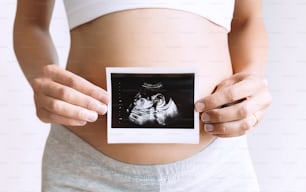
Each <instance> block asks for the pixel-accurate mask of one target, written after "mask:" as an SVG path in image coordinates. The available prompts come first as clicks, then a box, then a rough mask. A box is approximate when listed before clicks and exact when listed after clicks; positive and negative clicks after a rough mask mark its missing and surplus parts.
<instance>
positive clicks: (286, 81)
mask: <svg viewBox="0 0 306 192" xmlns="http://www.w3.org/2000/svg"><path fill="white" fill-rule="evenodd" d="M15 6H16V1H15V0H1V1H0V88H1V89H0V120H1V125H0V191H1V192H38V191H40V166H41V155H42V150H43V147H44V142H45V139H46V136H47V133H48V131H49V128H48V125H45V124H42V123H40V122H39V121H38V120H37V118H36V117H35V109H34V106H33V100H32V93H31V88H30V87H29V85H28V84H27V82H26V80H25V78H24V76H23V74H22V73H21V71H20V69H19V66H18V63H17V61H16V58H15V56H14V53H13V49H12V24H13V18H14V14H15ZM264 16H265V20H266V25H267V29H268V32H269V38H270V57H269V66H268V71H267V76H268V80H269V82H270V88H271V91H272V94H273V98H274V101H273V104H272V106H271V108H270V110H269V111H268V113H267V115H266V117H265V119H264V120H263V121H262V122H261V124H260V126H259V127H257V128H256V129H254V130H253V131H252V132H251V133H249V141H250V150H251V154H252V157H253V160H254V164H255V168H256V171H257V174H258V177H259V182H260V185H261V188H262V192H305V191H306V85H305V83H306V0H291V1H289V0H287V1H286V0H265V1H264ZM55 26H56V27H55ZM52 34H53V37H54V40H55V44H56V46H57V48H58V53H59V57H60V62H61V64H62V65H64V63H65V61H66V57H67V51H68V46H69V37H68V28H67V23H66V18H65V13H64V9H63V5H62V1H57V4H56V8H55V12H54V20H53V23H52Z"/></svg>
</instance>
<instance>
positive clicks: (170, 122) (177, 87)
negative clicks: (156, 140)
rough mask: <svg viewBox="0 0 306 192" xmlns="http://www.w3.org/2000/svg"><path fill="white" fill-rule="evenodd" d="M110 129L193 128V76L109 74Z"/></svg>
mask: <svg viewBox="0 0 306 192" xmlns="http://www.w3.org/2000/svg"><path fill="white" fill-rule="evenodd" d="M111 87H112V93H111V94H112V118H111V119H112V128H187V129H193V128H194V74H191V73H190V74H189V73H188V74H147V73H145V74H138V73H130V74H129V73H126V74H125V73H112V74H111Z"/></svg>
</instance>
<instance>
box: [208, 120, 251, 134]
mask: <svg viewBox="0 0 306 192" xmlns="http://www.w3.org/2000/svg"><path fill="white" fill-rule="evenodd" d="M256 123H257V119H256V118H255V116H254V115H250V116H249V117H247V118H245V119H243V120H239V121H232V122H227V123H215V124H204V130H205V132H207V133H209V134H212V135H217V136H223V137H234V136H241V135H244V134H245V133H246V132H247V131H248V130H250V129H251V128H252V127H254V126H255V124H256Z"/></svg>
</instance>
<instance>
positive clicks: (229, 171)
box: [14, 0, 271, 192]
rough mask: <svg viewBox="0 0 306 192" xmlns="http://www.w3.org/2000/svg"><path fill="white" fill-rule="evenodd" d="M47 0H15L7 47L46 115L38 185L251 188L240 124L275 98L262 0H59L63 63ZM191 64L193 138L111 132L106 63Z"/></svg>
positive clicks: (246, 124)
mask: <svg viewBox="0 0 306 192" xmlns="http://www.w3.org/2000/svg"><path fill="white" fill-rule="evenodd" d="M54 3H55V1H54V0H44V1H41V0H27V1H21V0H20V1H18V5H17V14H16V18H15V27H14V47H15V52H16V56H17V58H18V61H19V63H20V66H21V68H22V70H23V72H24V74H25V76H26V77H27V79H28V81H29V83H30V85H31V86H32V88H33V91H34V100H35V105H36V111H37V116H38V117H39V119H40V120H42V121H43V122H47V123H51V129H50V134H49V137H48V140H47V142H46V146H45V152H44V157H43V169H42V191H48V192H53V191H56V192H58V191H93V192H100V191H112V192H116V191H134V192H135V191H141V192H143V191H152V192H153V191H171V192H175V191H184V192H189V191H194V192H204V191H209V192H212V191H214V192H221V191H227V192H234V191H235V192H238V191H243V192H257V191H259V189H258V185H257V181H256V176H255V174H254V170H253V168H252V164H251V160H250V157H249V153H248V149H247V144H246V137H245V133H246V132H247V131H248V130H250V129H251V128H252V127H254V126H256V124H257V123H258V122H259V121H260V119H261V118H262V117H263V115H264V113H265V111H266V109H267V107H268V106H269V104H270V103H271V96H270V94H269V91H268V86H267V82H266V80H265V74H264V73H265V63H266V54H267V39H266V32H265V28H264V24H263V19H262V8H261V6H262V5H261V1H260V0H236V1H235V0H189V1H187V0H177V1H153V0H139V1H136V0H111V1H110V0H88V1H83V0H64V4H65V8H66V12H67V18H68V22H69V27H70V36H71V48H70V52H69V58H68V63H67V65H66V69H62V68H60V67H59V66H58V65H57V64H58V58H57V53H56V49H55V47H54V44H53V42H52V38H51V35H50V31H49V24H50V19H51V16H52V11H53V6H54ZM186 66H187V67H188V66H190V67H197V68H199V71H198V74H199V87H200V89H199V93H200V99H199V100H198V101H196V103H195V110H196V111H197V112H199V113H200V117H201V118H200V119H199V121H200V126H201V127H200V129H201V131H200V132H201V133H200V143H199V144H145V143H144V144H107V141H106V137H107V133H106V124H107V122H106V119H107V118H106V114H107V104H108V103H109V102H110V97H111V95H108V93H107V91H106V90H105V89H106V75H105V68H106V67H167V68H171V67H173V68H177V67H186Z"/></svg>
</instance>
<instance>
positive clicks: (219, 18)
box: [64, 0, 235, 31]
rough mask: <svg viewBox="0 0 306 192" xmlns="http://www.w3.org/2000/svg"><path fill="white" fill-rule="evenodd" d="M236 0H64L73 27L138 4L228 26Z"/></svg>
mask: <svg viewBox="0 0 306 192" xmlns="http://www.w3.org/2000/svg"><path fill="white" fill-rule="evenodd" d="M234 4H235V0H64V5H65V9H66V13H67V18H68V24H69V27H70V29H73V28H75V27H77V26H79V25H82V24H84V23H86V22H89V21H91V20H94V19H96V18H98V17H100V16H103V15H105V14H108V13H112V12H116V11H122V10H128V9H137V8H167V9H176V10H181V11H187V12H191V13H194V14H197V15H200V16H203V17H205V18H206V19H208V20H210V21H211V22H213V23H216V24H218V25H220V26H222V27H224V28H225V29H226V30H227V31H230V29H231V20H232V17H233V11H234Z"/></svg>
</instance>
